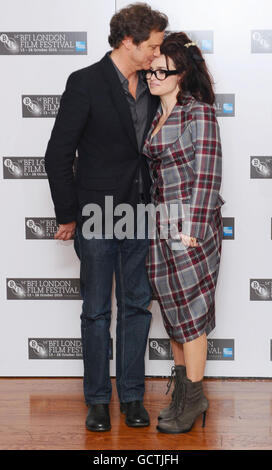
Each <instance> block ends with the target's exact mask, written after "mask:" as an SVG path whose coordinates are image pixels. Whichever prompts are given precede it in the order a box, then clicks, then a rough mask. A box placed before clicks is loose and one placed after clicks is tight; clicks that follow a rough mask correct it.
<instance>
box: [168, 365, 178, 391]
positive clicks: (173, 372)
mask: <svg viewBox="0 0 272 470" xmlns="http://www.w3.org/2000/svg"><path fill="white" fill-rule="evenodd" d="M175 372H176V368H175V366H172V368H171V375H170V377H169V379H168V382H167V391H166V393H165V395H167V394H168V393H169V390H170V388H171V385H172V382H173V380H174V377H175Z"/></svg>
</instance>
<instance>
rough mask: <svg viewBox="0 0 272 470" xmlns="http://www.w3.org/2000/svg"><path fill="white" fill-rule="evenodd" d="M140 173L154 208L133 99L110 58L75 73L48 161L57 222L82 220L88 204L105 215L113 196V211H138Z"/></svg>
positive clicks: (153, 105) (152, 100)
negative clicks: (132, 110) (120, 207)
mask: <svg viewBox="0 0 272 470" xmlns="http://www.w3.org/2000/svg"><path fill="white" fill-rule="evenodd" d="M148 96H149V98H148V100H149V105H148V116H147V125H146V132H145V134H146V133H147V131H148V129H149V127H150V125H151V123H152V120H153V117H154V114H155V112H156V109H157V107H158V104H159V103H158V99H157V98H156V97H153V96H152V95H150V94H148ZM76 150H77V151H78V159H77V165H76V166H77V168H76V171H75V172H74V171H73V165H74V160H75V154H76ZM140 167H141V170H142V175H143V184H144V194H145V200H146V202H149V201H150V198H149V190H150V183H151V182H150V177H149V171H148V167H147V163H146V159H145V157H144V156H143V155H142V154H141V153H140V152H139V150H138V145H137V139H136V134H135V131H134V126H133V121H132V117H131V113H130V109H129V105H128V102H127V99H126V96H125V94H124V91H123V88H122V85H121V82H120V80H119V77H118V75H117V73H116V70H115V68H114V66H113V64H112V61H111V59H110V58H109V57H108V55H107V54H106V55H105V56H104V57H103V59H102V60H101V61H99V62H97V63H95V64H93V65H91V66H89V67H86V68H84V69H81V70H77V71H76V72H73V73H72V74H71V75H70V76H69V78H68V80H67V84H66V89H65V91H64V93H63V95H62V97H61V101H60V108H59V112H58V115H57V117H56V121H55V125H54V127H53V130H52V134H51V138H50V140H49V142H48V146H47V150H46V155H45V168H46V172H47V175H48V180H49V184H50V189H51V195H52V199H53V202H54V206H55V213H56V218H57V222H58V223H60V224H65V223H69V222H72V221H74V220H77V218H78V214H79V213H80V211H81V209H82V207H83V206H84V205H85V204H87V203H96V204H99V205H100V206H101V208H102V210H104V197H105V196H106V195H111V196H113V207H115V206H116V205H117V204H120V203H129V204H131V205H132V206H133V207H136V204H137V203H138V202H139V201H138V194H139V191H138V183H139V169H140Z"/></svg>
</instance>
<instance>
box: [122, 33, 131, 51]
mask: <svg viewBox="0 0 272 470" xmlns="http://www.w3.org/2000/svg"><path fill="white" fill-rule="evenodd" d="M122 44H123V45H124V47H125V48H126V49H128V50H129V51H130V49H131V47H132V45H133V41H132V37H130V36H125V37H124V39H123V41H122Z"/></svg>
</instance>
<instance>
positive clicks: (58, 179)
mask: <svg viewBox="0 0 272 470" xmlns="http://www.w3.org/2000/svg"><path fill="white" fill-rule="evenodd" d="M81 82H82V80H81V79H80V77H79V75H78V72H73V73H72V74H71V75H70V76H69V78H68V80H67V84H66V89H65V91H64V93H63V95H62V97H61V100H60V107H59V111H58V114H57V117H56V121H55V125H54V127H53V130H52V133H51V137H50V140H49V142H48V145H47V150H46V154H45V169H46V172H47V176H48V180H49V185H50V190H51V196H52V199H53V203H54V208H55V213H56V219H57V222H58V223H59V224H66V223H69V222H72V221H75V220H76V215H77V209H78V205H77V195H76V188H75V181H74V173H73V163H74V159H75V154H76V149H77V145H78V142H79V139H80V135H81V133H82V131H83V129H84V127H85V124H86V120H87V117H88V114H89V107H90V106H89V100H88V95H87V93H86V92H85V91H84V86H83V84H82V83H81Z"/></svg>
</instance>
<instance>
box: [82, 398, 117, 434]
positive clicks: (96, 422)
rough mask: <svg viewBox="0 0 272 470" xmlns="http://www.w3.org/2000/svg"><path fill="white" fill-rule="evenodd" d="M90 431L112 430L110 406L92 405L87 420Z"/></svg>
mask: <svg viewBox="0 0 272 470" xmlns="http://www.w3.org/2000/svg"><path fill="white" fill-rule="evenodd" d="M86 428H87V429H88V430H89V431H109V430H110V429H111V424H110V413H109V405H108V404H100V403H99V404H97V405H90V406H89V411H88V414H87V419H86Z"/></svg>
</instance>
